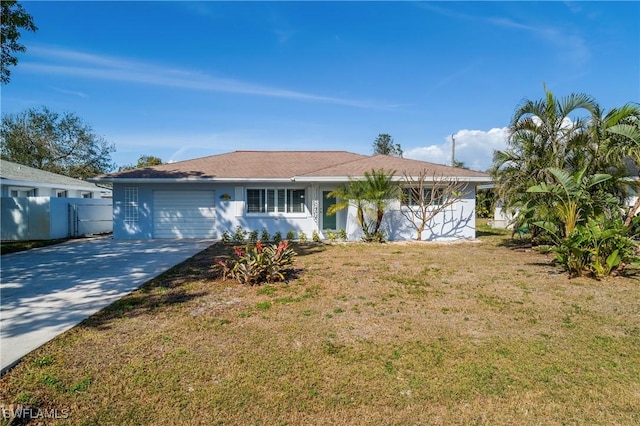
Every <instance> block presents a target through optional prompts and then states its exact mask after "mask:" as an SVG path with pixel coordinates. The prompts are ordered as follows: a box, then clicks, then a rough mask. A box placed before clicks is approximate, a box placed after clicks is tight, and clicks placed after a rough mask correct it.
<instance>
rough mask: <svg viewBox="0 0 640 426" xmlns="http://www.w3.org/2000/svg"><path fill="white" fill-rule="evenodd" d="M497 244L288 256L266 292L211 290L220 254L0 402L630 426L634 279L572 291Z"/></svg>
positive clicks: (178, 414)
mask: <svg viewBox="0 0 640 426" xmlns="http://www.w3.org/2000/svg"><path fill="white" fill-rule="evenodd" d="M505 238H507V239H508V236H507V237H505V236H504V235H503V234H501V233H499V232H497V233H489V232H488V231H487V235H484V236H483V237H482V240H481V241H480V242H473V243H457V244H434V243H422V244H417V243H409V244H393V243H389V244H381V245H365V244H344V245H332V246H319V245H311V244H310V245H305V246H298V247H296V249H297V250H299V253H300V255H299V256H298V257H297V259H296V263H295V264H294V266H295V268H296V269H297V270H298V271H299V273H298V274H297V275H296V277H295V278H294V279H292V280H290V281H289V282H286V283H280V284H272V285H266V286H262V287H255V286H254V287H251V286H241V285H238V284H236V283H234V282H230V281H221V280H220V279H219V278H218V277H217V275H216V273H215V271H213V270H212V268H211V265H212V263H213V262H212V260H213V259H214V258H215V257H217V256H219V255H221V254H224V253H223V251H224V250H226V249H227V248H225V247H223V246H213V247H211V248H209V249H207V250H206V251H204V252H202V253H200V254H199V255H197V256H195V257H193V258H192V259H190V260H188V261H187V262H185V263H183V264H181V265H179V266H177V267H176V268H173V269H172V270H170V271H168V272H167V273H165V274H163V275H162V276H161V277H159V278H157V279H156V280H153V281H151V282H149V283H147V284H146V285H145V286H143V288H142V289H140V290H139V291H136V292H134V293H132V294H131V295H129V296H127V297H125V298H123V299H122V300H121V301H119V302H117V303H115V304H113V305H112V306H110V307H109V308H107V309H105V310H103V311H101V312H100V313H98V314H96V315H94V316H93V317H91V318H89V319H88V320H86V321H84V322H83V323H82V324H80V325H79V326H78V327H75V328H74V329H72V330H69V331H68V332H66V333H64V334H63V335H61V336H59V337H58V338H56V339H54V340H53V341H51V342H49V343H48V344H46V345H44V346H43V347H41V348H39V349H37V350H36V351H34V352H32V353H31V354H30V355H28V356H27V357H26V359H25V360H24V361H23V362H21V363H20V364H18V365H17V366H16V367H15V368H14V369H13V370H11V371H9V372H8V373H7V374H5V375H4V376H3V377H2V378H1V379H0V403H2V404H7V405H8V404H11V403H14V404H29V405H33V406H36V407H39V408H42V409H56V408H57V409H63V408H64V409H68V410H69V413H70V417H69V419H67V420H60V421H59V422H58V423H59V424H164V423H166V421H167V419H176V418H179V419H181V423H185V424H196V423H197V424H355V425H369V424H416V423H424V424H526V425H534V424H638V423H640V398H638V387H639V386H640V382H639V380H638V377H640V328H639V327H638V325H637V324H636V323H634V322H633V321H632V319H633V318H636V317H637V307H638V306H639V305H640V285H639V284H640V282H639V281H638V279H637V278H633V277H616V278H608V279H605V280H602V281H593V280H590V279H586V278H576V279H572V280H569V279H568V278H567V276H566V274H564V273H563V272H562V271H561V270H560V269H559V268H557V267H556V266H554V264H553V263H552V257H551V256H550V255H547V254H541V253H538V252H534V251H531V250H523V249H522V247H521V246H518V245H513V244H510V243H509V242H508V241H506V240H505ZM636 276H637V275H636ZM266 315H268V316H266Z"/></svg>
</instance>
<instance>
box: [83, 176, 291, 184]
mask: <svg viewBox="0 0 640 426" xmlns="http://www.w3.org/2000/svg"><path fill="white" fill-rule="evenodd" d="M87 180H88V181H90V182H96V183H124V184H127V183H129V184H140V183H203V184H204V183H238V182H291V180H292V179H291V178H218V177H215V178H115V177H105V178H90V179H87Z"/></svg>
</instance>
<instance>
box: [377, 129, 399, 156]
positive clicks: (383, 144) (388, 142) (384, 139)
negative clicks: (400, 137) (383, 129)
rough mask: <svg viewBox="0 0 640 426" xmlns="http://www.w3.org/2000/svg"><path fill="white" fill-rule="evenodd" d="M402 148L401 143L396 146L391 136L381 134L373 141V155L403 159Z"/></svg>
mask: <svg viewBox="0 0 640 426" xmlns="http://www.w3.org/2000/svg"><path fill="white" fill-rule="evenodd" d="M402 153H403V152H402V148H401V147H400V144H399V143H396V144H394V143H393V138H392V137H391V135H388V134H386V133H380V134H379V135H378V137H377V138H376V139H375V141H373V154H374V155H376V154H384V155H391V156H393V157H402Z"/></svg>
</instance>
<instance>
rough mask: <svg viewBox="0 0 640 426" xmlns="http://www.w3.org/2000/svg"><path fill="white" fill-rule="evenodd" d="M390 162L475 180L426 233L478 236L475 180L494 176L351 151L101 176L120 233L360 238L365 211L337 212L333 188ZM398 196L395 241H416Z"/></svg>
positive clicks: (282, 154)
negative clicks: (330, 233)
mask: <svg viewBox="0 0 640 426" xmlns="http://www.w3.org/2000/svg"><path fill="white" fill-rule="evenodd" d="M379 169H384V170H386V171H395V173H396V174H395V178H396V180H398V181H400V180H401V179H402V178H403V176H404V174H405V173H406V174H407V175H409V176H412V177H414V178H417V177H418V176H419V174H420V173H422V172H425V171H426V173H427V175H428V176H435V177H444V178H447V179H455V180H456V181H460V182H467V183H468V185H467V187H466V189H465V191H464V194H463V195H462V197H461V199H460V201H459V202H457V203H455V204H454V205H452V206H451V207H450V208H448V209H446V211H443V212H441V213H440V214H439V215H438V216H437V217H436V218H435V220H434V223H435V224H437V226H434V227H433V228H432V229H431V230H430V231H425V232H424V233H423V235H422V239H423V240H454V239H467V238H475V186H476V184H478V183H487V182H490V180H491V179H490V177H489V175H487V174H486V173H482V172H477V171H472V170H466V169H462V168H455V167H449V166H444V165H440V164H433V163H428V162H424V161H417V160H409V159H404V158H398V157H390V156H387V155H375V156H367V155H360V154H354V153H350V152H346V151H235V152H231V153H227V154H221V155H213V156H209V157H204V158H197V159H193V160H188V161H182V162H177V163H171V164H163V165H160V166H153V167H148V168H143V169H133V170H127V171H123V172H119V173H113V174H109V175H104V176H100V177H97V178H92V179H91V181H93V182H99V183H111V184H113V217H114V227H113V232H114V238H117V239H140V238H142V239H147V238H220V237H221V236H222V234H223V232H225V231H229V232H231V233H233V231H234V229H235V228H236V227H237V226H241V227H242V228H243V229H245V230H248V231H252V230H258V231H260V230H262V229H266V230H267V231H268V232H269V233H270V234H271V235H273V234H274V233H275V232H281V233H282V235H286V233H287V232H288V231H297V232H299V231H303V232H304V233H305V234H306V235H307V236H309V237H310V236H311V235H312V233H313V232H314V231H315V232H318V233H319V235H320V236H323V231H325V230H327V229H329V230H345V231H346V232H347V235H348V237H349V239H350V240H358V239H360V229H359V227H358V226H357V224H356V221H355V209H354V208H349V209H348V210H345V211H340V212H338V213H337V214H335V215H328V214H327V209H328V208H329V206H331V204H334V203H336V199H335V198H330V197H328V196H327V195H328V194H329V193H330V192H331V191H333V190H335V189H336V188H337V187H338V186H340V185H343V184H345V183H347V182H348V181H349V179H350V178H352V179H358V178H361V177H362V176H363V175H364V173H365V172H370V171H372V170H379ZM410 208H411V207H410V206H404V205H402V206H401V205H400V203H399V202H395V203H393V204H392V205H391V206H390V207H389V211H388V212H387V213H386V214H385V216H384V222H383V230H384V232H385V234H386V236H387V238H388V239H389V240H410V239H414V238H415V230H414V229H413V228H412V227H411V226H410V225H409V224H408V223H407V220H406V218H405V217H404V216H403V215H402V213H401V211H400V209H410Z"/></svg>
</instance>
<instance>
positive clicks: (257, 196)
mask: <svg viewBox="0 0 640 426" xmlns="http://www.w3.org/2000/svg"><path fill="white" fill-rule="evenodd" d="M304 197H305V190H304V189H292V188H248V189H247V213H304V201H305V198H304Z"/></svg>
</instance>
